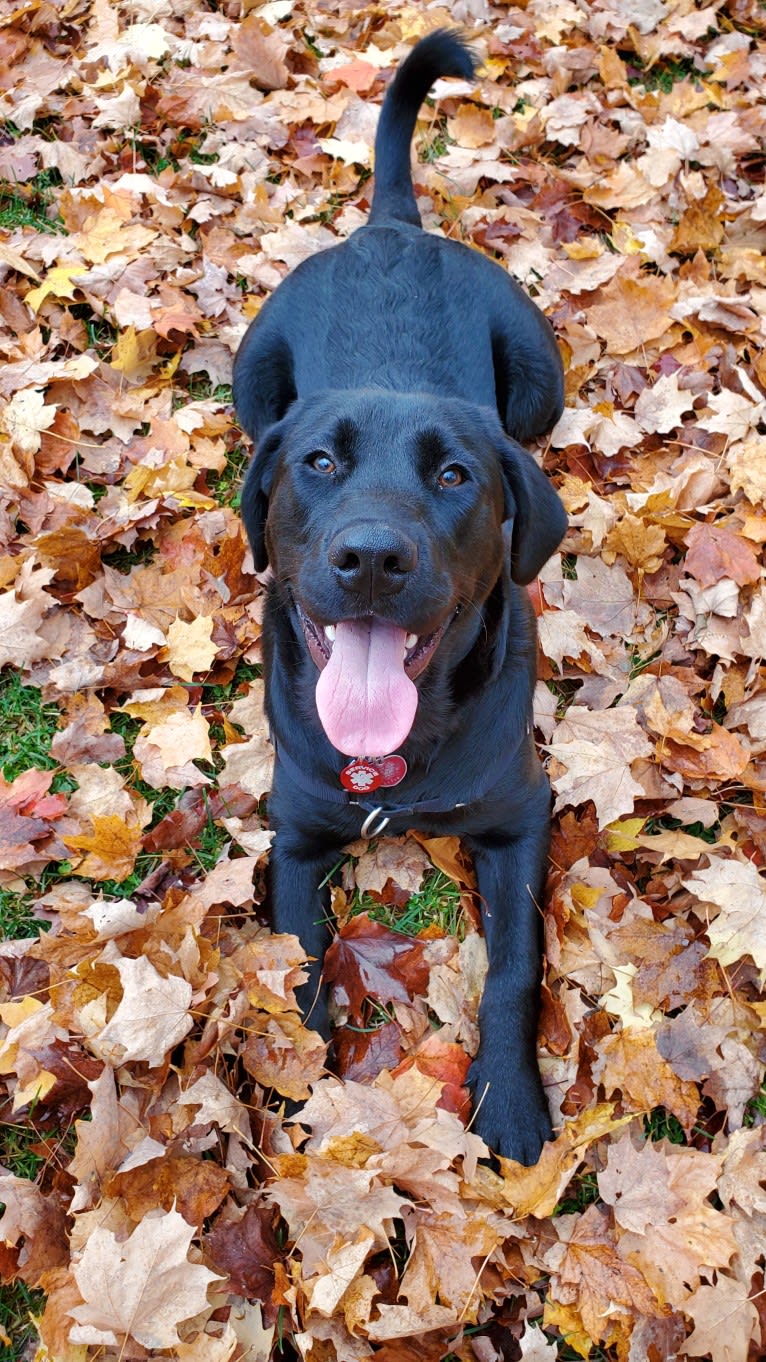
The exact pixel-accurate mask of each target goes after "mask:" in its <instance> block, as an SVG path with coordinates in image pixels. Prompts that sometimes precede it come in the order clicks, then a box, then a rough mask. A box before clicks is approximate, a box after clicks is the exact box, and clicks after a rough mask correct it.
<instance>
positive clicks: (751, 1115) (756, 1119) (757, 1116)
mask: <svg viewBox="0 0 766 1362" xmlns="http://www.w3.org/2000/svg"><path fill="white" fill-rule="evenodd" d="M742 1124H743V1125H744V1126H746V1127H747V1128H748V1130H750V1129H752V1127H753V1126H754V1125H764V1124H766V1074H764V1078H763V1082H762V1084H761V1087H760V1091H759V1092H757V1093H756V1094H755V1096H754V1097H751V1098H750V1101H749V1102H748V1104H747V1106H746V1107H745V1115H744V1117H743V1119H742Z"/></svg>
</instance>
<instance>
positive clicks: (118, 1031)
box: [90, 948, 193, 1065]
mask: <svg viewBox="0 0 766 1362" xmlns="http://www.w3.org/2000/svg"><path fill="white" fill-rule="evenodd" d="M102 958H103V959H104V960H105V961H108V963H109V964H111V965H114V967H115V969H116V970H117V971H118V972H119V975H120V981H121V983H122V998H121V1000H120V1002H119V1004H118V1007H117V1010H116V1011H115V1013H114V1015H113V1016H112V1017H111V1019H110V1020H109V1021H108V1022H107V1023H106V1026H104V1027H102V1028H101V1030H100V1031H98V1032H97V1033H96V1034H95V1035H93V1036H92V1037H91V1042H90V1043H91V1045H92V1047H93V1048H94V1050H96V1051H97V1052H98V1053H99V1054H100V1055H102V1056H103V1057H104V1058H106V1059H108V1060H109V1062H112V1063H115V1064H123V1063H126V1062H129V1061H130V1060H145V1061H146V1063H147V1064H150V1065H157V1064H161V1063H162V1062H163V1060H164V1058H165V1055H166V1054H167V1053H168V1051H169V1050H172V1048H173V1046H174V1045H177V1044H178V1043H179V1041H181V1040H183V1038H184V1036H185V1035H187V1033H188V1032H189V1031H190V1030H191V1027H192V1024H193V1023H192V1018H191V1017H190V1016H189V1013H188V1008H189V1004H190V1003H191V999H192V987H191V984H189V983H187V981H186V979H182V978H180V976H179V975H177V974H170V975H168V976H167V978H164V977H163V975H161V974H160V973H159V971H158V970H156V969H155V967H154V965H152V964H151V962H150V961H149V960H147V959H146V957H145V956H143V955H141V956H139V957H138V959H136V960H132V959H130V958H129V957H127V956H122V955H120V954H119V952H117V951H116V950H114V949H113V948H111V949H110V948H107V950H106V951H105V952H104V954H103V957H102Z"/></svg>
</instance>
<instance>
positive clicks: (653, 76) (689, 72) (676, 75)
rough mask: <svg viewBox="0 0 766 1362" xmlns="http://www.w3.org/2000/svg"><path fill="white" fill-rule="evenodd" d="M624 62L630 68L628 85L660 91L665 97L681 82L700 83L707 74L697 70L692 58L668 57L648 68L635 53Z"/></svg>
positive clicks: (624, 58)
mask: <svg viewBox="0 0 766 1362" xmlns="http://www.w3.org/2000/svg"><path fill="white" fill-rule="evenodd" d="M623 60H624V61H625V63H626V65H627V67H628V85H643V87H644V89H645V90H652V91H653V90H658V91H659V92H660V93H661V94H663V95H669V94H670V92H671V90H672V89H673V86H674V85H677V84H678V82H679V81H682V80H693V81H698V82H699V81H701V80H702V79H703V76H704V75H705V74H706V73H705V72H702V71H699V70H698V69H697V67H696V66H695V64H694V61H693V60H692V58H690V57H667V58H665V59H664V60H663V61H657V62H653V63H652V64H651V65H650V66H646V67H645V66H643V65H642V63H641V60H640V58H639V57H637V56H636V54H635V52H631V53H630V54H629V55H628V56H625V57H623Z"/></svg>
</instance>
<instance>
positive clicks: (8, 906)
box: [0, 889, 48, 1162]
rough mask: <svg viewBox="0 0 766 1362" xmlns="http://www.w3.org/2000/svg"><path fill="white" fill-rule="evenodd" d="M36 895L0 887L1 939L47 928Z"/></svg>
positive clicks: (10, 938) (25, 935)
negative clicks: (36, 912) (37, 905)
mask: <svg viewBox="0 0 766 1362" xmlns="http://www.w3.org/2000/svg"><path fill="white" fill-rule="evenodd" d="M36 897H37V895H36V894H33V893H26V894H16V893H14V892H13V890H12V889H0V937H1V938H2V939H3V941H23V940H24V938H25V937H28V936H39V935H40V932H41V930H46V929H47V927H48V923H47V922H41V921H40V919H39V918H38V917H35V899H36ZM3 1157H5V1155H3ZM6 1162H7V1160H6Z"/></svg>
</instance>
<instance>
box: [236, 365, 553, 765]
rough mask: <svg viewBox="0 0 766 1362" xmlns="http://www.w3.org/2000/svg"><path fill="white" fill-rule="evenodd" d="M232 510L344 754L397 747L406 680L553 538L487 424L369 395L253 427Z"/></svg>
mask: <svg viewBox="0 0 766 1362" xmlns="http://www.w3.org/2000/svg"><path fill="white" fill-rule="evenodd" d="M242 509H243V516H244V519H245V524H246V527H247V530H248V534H249V536H250V540H251V543H252V544H253V549H254V554H255V558H256V564H257V566H259V567H261V568H262V567H264V566H265V564H266V561H268V562H270V564H271V567H272V570H273V572H274V576H275V579H276V582H277V584H278V589H279V590H280V592H281V593H282V595H283V598H284V599H285V601H286V603H287V604H288V606H289V608H291V609H292V611H293V612H294V622H295V625H296V633H297V634H298V636H299V637H300V638H302V639H303V641H304V644H305V647H306V649H307V651H308V653H309V655H310V656H311V658H312V659H313V662H314V665H315V666H316V668H317V677H318V684H317V693H316V698H317V709H318V712H319V717H320V720H321V722H322V724H323V727H324V728H325V731H326V733H327V735H328V737H329V738H330V740H331V742H332V743H333V745H334V746H335V747H337V748H338V749H339V750H340V751H342V752H346V753H348V754H349V755H358V754H362V753H363V754H365V755H368V756H383V755H386V754H387V753H389V752H392V751H394V750H395V749H396V748H397V747H398V746H400V745H401V743H402V742H404V740H405V739H406V737H407V734H408V733H409V730H410V728H411V725H412V722H413V719H414V715H415V710H416V708H417V701H418V693H417V687H416V684H415V683H416V681H417V678H418V677H419V676H421V675H422V674H423V673H424V672H425V671H426V669H427V668H428V666H429V665H430V664H431V663H432V660H433V659H434V657H435V656H436V655H437V654H438V653H439V651H440V650H444V649H446V648H447V647H448V644H449V641H450V631H453V632H454V631H456V629H457V628H458V624H457V621H458V620H459V618H460V617H461V615H462V614H463V612H466V611H468V612H470V613H472V614H473V615H474V616H476V617H478V615H479V612H480V610H481V607H482V605H483V604H484V602H485V601H486V599H487V597H488V595H489V593H490V592H491V591H492V589H493V587H494V586H495V584H496V583H497V581H498V579H499V578H500V576H501V573H502V571H503V562H504V557H505V553H506V543H505V535H506V534H507V533H508V532H509V530H510V532H511V544H512V573H513V576H514V578H515V579H516V580H518V581H528V580H530V579H531V577H533V576H534V575H535V574H536V572H537V571H538V570H539V567H540V566H541V565H542V563H543V562H544V561H545V559H546V558H547V557H548V556H549V554H550V553H551V552H552V551H553V548H554V547H555V545H556V544H557V543H558V540H559V538H560V537H561V532H562V527H563V512H562V510H561V505H560V502H559V501H558V498H557V497H556V496H555V494H554V493H553V492H552V491H551V489H550V487H549V484H548V482H547V480H546V479H545V478H544V476H543V475H542V474H541V473H540V472H539V470H538V469H537V467H536V465H535V463H534V461H533V459H532V458H531V456H530V455H529V454H527V453H526V452H525V451H524V450H522V449H521V448H520V447H519V446H516V445H514V443H513V442H512V441H509V440H508V439H507V437H505V436H504V435H503V433H502V430H501V428H500V426H499V422H498V421H497V419H496V417H495V416H494V414H492V413H490V412H488V411H486V410H485V409H480V408H478V407H472V406H470V405H469V404H467V403H464V402H458V401H455V400H453V399H444V398H436V397H432V396H429V395H420V394H395V393H389V392H380V391H366V392H358V393H348V392H342V393H324V394H322V395H320V396H317V397H312V398H305V399H303V400H301V401H297V402H295V403H294V404H293V406H292V407H291V408H290V410H289V412H288V414H287V415H286V416H285V417H284V418H283V420H282V421H280V422H278V423H277V424H276V425H275V426H273V427H272V428H271V430H269V431H267V432H266V434H265V436H264V438H263V440H262V441H261V443H260V444H259V448H258V453H257V455H256V458H255V460H254V462H253V465H252V468H251V470H250V472H249V474H248V478H247V483H246V486H245V491H244V494H243V507H242Z"/></svg>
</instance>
